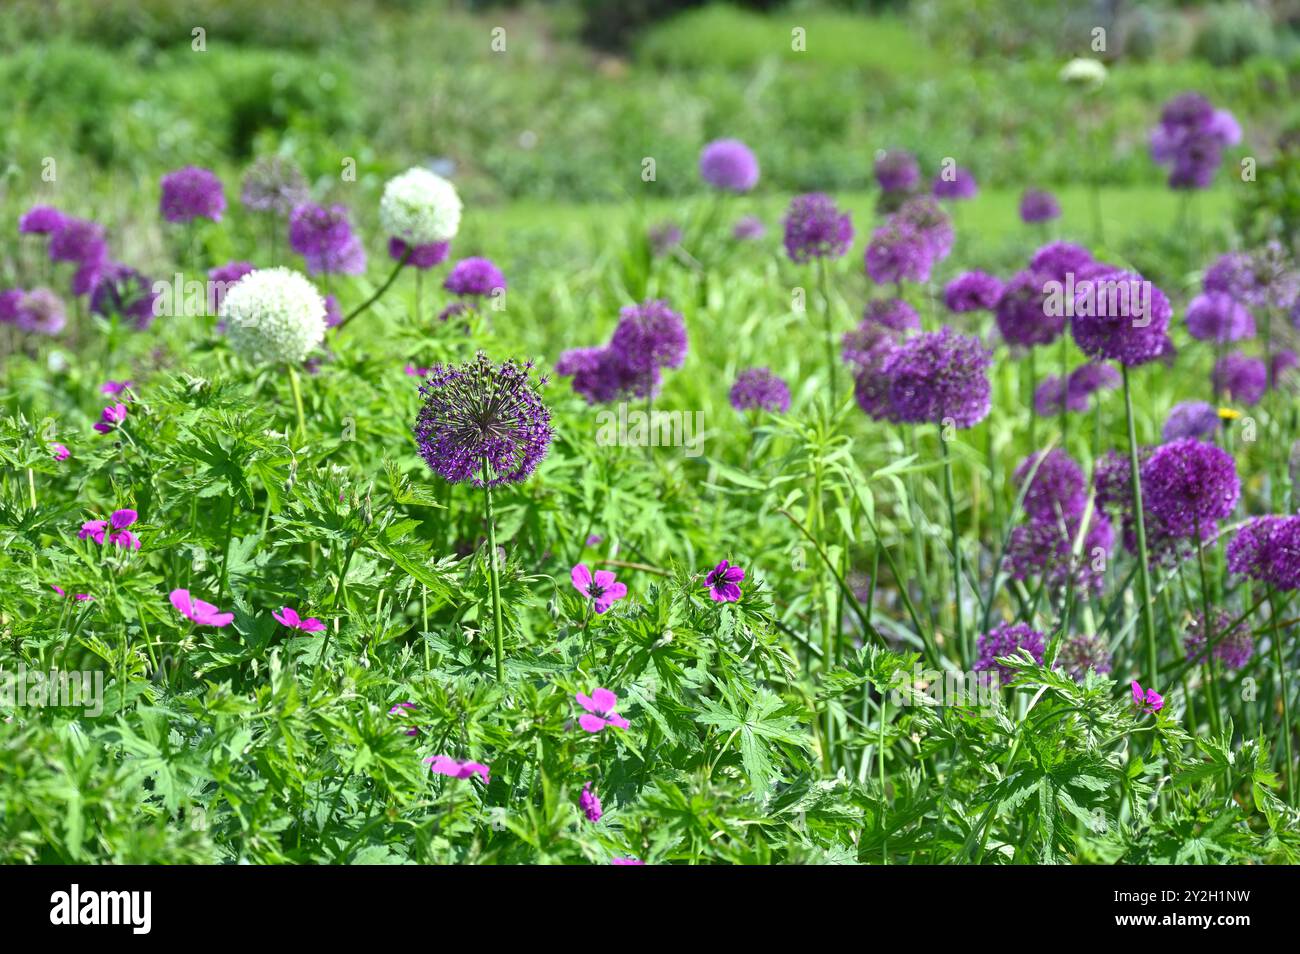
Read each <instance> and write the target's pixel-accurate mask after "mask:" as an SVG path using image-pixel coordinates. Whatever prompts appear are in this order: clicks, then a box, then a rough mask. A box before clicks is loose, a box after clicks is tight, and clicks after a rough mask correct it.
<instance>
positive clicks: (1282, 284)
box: [1234, 239, 1300, 311]
mask: <svg viewBox="0 0 1300 954" xmlns="http://www.w3.org/2000/svg"><path fill="white" fill-rule="evenodd" d="M1246 267H1247V271H1246V273H1245V274H1244V275H1239V276H1238V281H1239V282H1240V284H1241V287H1240V288H1239V289H1238V291H1237V292H1236V293H1235V294H1234V297H1237V298H1239V299H1240V300H1241V301H1243V302H1245V303H1246V304H1247V305H1250V306H1252V307H1256V308H1274V309H1278V310H1280V311H1291V310H1292V309H1293V308H1295V306H1296V304H1297V298H1298V296H1300V274H1298V273H1297V272H1296V270H1295V268H1294V267H1293V263H1292V260H1291V253H1290V251H1289V250H1288V249H1287V247H1286V246H1284V245H1283V244H1282V243H1281V242H1279V241H1278V240H1277V239H1270V240H1269V241H1268V242H1266V243H1264V245H1262V246H1260V247H1259V248H1257V249H1255V250H1254V251H1253V252H1251V253H1250V255H1249V256H1248V257H1247V259H1246Z"/></svg>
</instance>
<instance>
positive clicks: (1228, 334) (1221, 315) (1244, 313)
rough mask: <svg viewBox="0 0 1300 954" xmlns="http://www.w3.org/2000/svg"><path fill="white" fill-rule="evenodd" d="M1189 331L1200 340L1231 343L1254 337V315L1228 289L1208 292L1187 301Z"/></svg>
mask: <svg viewBox="0 0 1300 954" xmlns="http://www.w3.org/2000/svg"><path fill="white" fill-rule="evenodd" d="M1187 331H1188V333H1190V334H1191V336H1192V337H1193V338H1196V339H1197V340H1198V341H1214V342H1217V343H1218V344H1228V343H1229V342H1231V341H1241V340H1242V339H1243V338H1253V337H1255V318H1254V316H1253V315H1251V313H1250V310H1249V309H1247V308H1246V306H1245V305H1243V304H1241V302H1239V301H1237V300H1236V299H1234V298H1233V297H1232V296H1231V295H1229V294H1227V293H1226V292H1208V293H1206V294H1202V295H1197V296H1196V297H1195V298H1193V299H1192V300H1191V302H1189V303H1188V305H1187Z"/></svg>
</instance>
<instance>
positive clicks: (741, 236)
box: [731, 215, 767, 242]
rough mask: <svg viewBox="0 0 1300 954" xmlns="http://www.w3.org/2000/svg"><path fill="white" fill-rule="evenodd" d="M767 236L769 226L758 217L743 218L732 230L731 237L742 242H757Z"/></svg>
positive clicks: (748, 216)
mask: <svg viewBox="0 0 1300 954" xmlns="http://www.w3.org/2000/svg"><path fill="white" fill-rule="evenodd" d="M765 235H767V226H766V225H764V224H763V220H762V219H760V218H759V217H758V216H756V215H744V216H741V217H740V218H739V219H738V220H737V221H736V224H735V226H734V227H733V228H732V230H731V237H732V238H734V239H736V240H737V241H741V242H749V241H756V240H758V239H761V238H763V237H764V236H765Z"/></svg>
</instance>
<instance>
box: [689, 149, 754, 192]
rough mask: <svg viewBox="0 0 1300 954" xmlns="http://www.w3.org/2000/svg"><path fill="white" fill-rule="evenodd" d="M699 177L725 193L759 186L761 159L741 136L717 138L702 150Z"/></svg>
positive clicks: (744, 190) (746, 190)
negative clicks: (759, 160)
mask: <svg viewBox="0 0 1300 954" xmlns="http://www.w3.org/2000/svg"><path fill="white" fill-rule="evenodd" d="M700 178H701V179H703V180H704V181H705V182H707V183H708V184H709V185H711V186H713V188H715V189H721V190H722V191H723V192H748V191H749V190H750V189H752V188H754V186H756V185H758V160H757V159H756V158H754V153H753V152H751V151H750V149H749V147H748V146H746V145H745V144H744V143H743V142H741V141H740V140H739V139H715V140H714V141H713V142H711V143H709V144H708V145H707V146H705V147H704V149H703V150H701V151H700Z"/></svg>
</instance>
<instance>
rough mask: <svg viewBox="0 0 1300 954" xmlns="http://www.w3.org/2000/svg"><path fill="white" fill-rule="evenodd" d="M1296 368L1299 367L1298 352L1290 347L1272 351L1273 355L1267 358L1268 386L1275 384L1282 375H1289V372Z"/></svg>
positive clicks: (1299, 358)
mask: <svg viewBox="0 0 1300 954" xmlns="http://www.w3.org/2000/svg"><path fill="white" fill-rule="evenodd" d="M1296 368H1300V354H1296V353H1295V352H1294V351H1292V350H1291V349H1290V348H1282V349H1280V350H1278V351H1276V352H1274V354H1273V357H1272V358H1271V359H1269V368H1268V374H1269V382H1270V386H1276V385H1277V384H1278V382H1279V381H1281V380H1282V378H1283V376H1289V373H1290V372H1292V371H1294V370H1295V369H1296Z"/></svg>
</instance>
